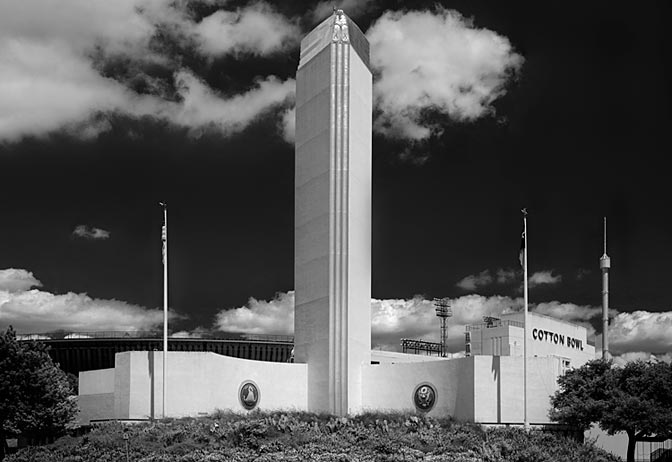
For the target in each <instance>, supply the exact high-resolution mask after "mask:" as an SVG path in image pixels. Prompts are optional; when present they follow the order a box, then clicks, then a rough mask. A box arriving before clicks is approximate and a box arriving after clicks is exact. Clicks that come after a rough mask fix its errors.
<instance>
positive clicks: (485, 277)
mask: <svg viewBox="0 0 672 462" xmlns="http://www.w3.org/2000/svg"><path fill="white" fill-rule="evenodd" d="M492 280H493V279H492V276H491V275H490V270H487V269H486V270H483V271H481V272H480V273H478V274H470V275H469V276H466V277H465V278H463V279H461V280H460V281H458V283H457V284H455V285H456V286H457V287H459V288H460V289H464V290H476V289H478V288H479V287H483V286H487V285H490V284H492Z"/></svg>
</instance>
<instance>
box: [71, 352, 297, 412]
mask: <svg viewBox="0 0 672 462" xmlns="http://www.w3.org/2000/svg"><path fill="white" fill-rule="evenodd" d="M162 357H163V353H162V352H156V351H155V352H140V351H133V352H124V353H117V354H116V356H115V369H114V370H113V371H114V374H110V373H109V371H110V370H109V369H108V370H104V371H103V373H100V374H95V373H91V372H87V373H81V374H80V384H81V386H82V387H83V389H84V390H85V391H86V390H110V389H113V393H104V394H89V395H81V396H80V397H79V399H80V401H79V403H80V409H81V411H82V421H83V422H85V421H88V420H90V419H92V418H93V419H148V418H161V417H162V416H163V408H162V401H163V380H162V379H163V362H162ZM306 369H307V367H306V365H305V364H295V363H271V362H263V361H250V360H246V359H239V358H232V357H229V356H221V355H218V354H215V353H209V352H172V351H171V352H169V353H168V362H167V371H166V373H167V378H168V382H167V384H168V386H167V396H166V398H167V399H166V413H167V416H168V417H184V416H198V415H202V414H209V413H212V412H215V411H216V410H218V409H229V410H233V411H240V412H244V411H245V409H244V408H243V407H242V405H241V404H240V401H239V398H238V391H239V388H240V386H241V384H242V383H243V382H244V381H246V380H251V381H253V382H255V383H256V384H257V386H258V388H259V403H258V406H257V408H258V409H261V410H264V409H266V410H269V409H276V410H280V409H286V410H297V411H305V410H307V370H306ZM93 372H98V371H93Z"/></svg>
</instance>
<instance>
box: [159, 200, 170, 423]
mask: <svg viewBox="0 0 672 462" xmlns="http://www.w3.org/2000/svg"><path fill="white" fill-rule="evenodd" d="M160 204H161V206H162V207H163V228H162V229H161V241H162V243H163V361H162V362H163V393H162V398H163V406H162V410H163V414H162V415H163V418H164V419H165V418H166V384H167V380H166V359H167V358H166V357H167V356H168V206H167V205H166V203H165V202H160Z"/></svg>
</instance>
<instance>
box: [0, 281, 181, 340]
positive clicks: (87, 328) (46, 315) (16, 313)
mask: <svg viewBox="0 0 672 462" xmlns="http://www.w3.org/2000/svg"><path fill="white" fill-rule="evenodd" d="M170 317H171V318H172V319H175V318H176V317H179V316H177V315H175V314H174V313H171V314H170ZM0 322H1V324H2V325H3V326H7V325H12V326H14V329H16V331H17V332H21V333H33V332H51V331H54V330H66V331H75V332H91V331H104V330H108V331H115V330H118V331H138V330H149V329H152V328H154V327H157V326H159V325H161V324H162V323H163V311H162V310H150V309H147V308H144V307H142V306H138V305H132V304H130V303H126V302H123V301H119V300H101V299H96V298H91V297H89V296H88V295H86V294H75V293H72V292H69V293H67V294H62V295H54V294H51V293H49V292H43V291H40V290H37V289H33V290H28V291H24V292H16V293H10V292H7V291H0Z"/></svg>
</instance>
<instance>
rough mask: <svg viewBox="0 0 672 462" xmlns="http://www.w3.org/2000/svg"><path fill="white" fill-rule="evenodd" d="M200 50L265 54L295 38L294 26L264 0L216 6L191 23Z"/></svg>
mask: <svg viewBox="0 0 672 462" xmlns="http://www.w3.org/2000/svg"><path fill="white" fill-rule="evenodd" d="M194 32H195V34H196V36H197V38H198V40H199V42H200V49H201V51H202V52H203V53H204V54H206V55H208V56H220V55H225V54H232V53H250V54H259V55H267V54H270V53H274V52H277V51H280V50H283V49H286V48H287V47H288V46H291V45H294V44H296V43H297V41H298V37H299V36H300V31H299V28H298V26H297V25H296V24H295V23H293V22H291V21H289V20H288V19H287V18H285V17H284V16H282V15H281V14H279V13H277V12H276V11H275V10H273V8H271V6H269V5H268V4H267V3H264V2H257V3H253V4H252V5H248V6H246V7H244V8H240V9H238V10H236V11H225V10H219V11H217V12H215V13H213V14H212V15H210V16H208V17H206V18H204V19H203V20H202V21H201V22H200V23H198V24H196V25H195V26H194Z"/></svg>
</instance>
